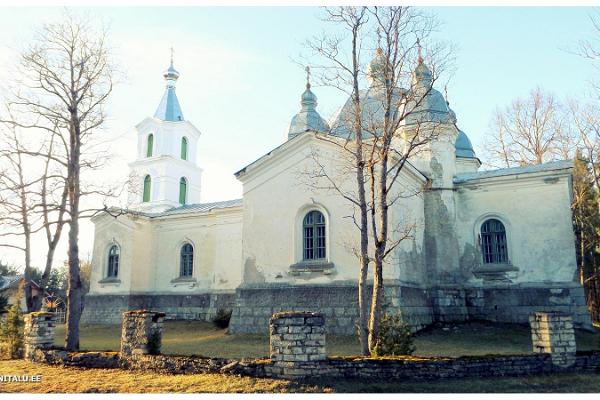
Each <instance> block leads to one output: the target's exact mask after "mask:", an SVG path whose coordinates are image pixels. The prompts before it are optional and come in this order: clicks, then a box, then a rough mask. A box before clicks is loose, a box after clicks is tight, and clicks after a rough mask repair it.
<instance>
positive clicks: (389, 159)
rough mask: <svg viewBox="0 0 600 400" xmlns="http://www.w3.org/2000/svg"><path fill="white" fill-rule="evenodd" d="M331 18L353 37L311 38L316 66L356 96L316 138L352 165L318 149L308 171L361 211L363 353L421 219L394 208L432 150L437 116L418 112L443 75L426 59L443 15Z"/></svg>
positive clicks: (358, 10)
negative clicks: (424, 50) (415, 166)
mask: <svg viewBox="0 0 600 400" xmlns="http://www.w3.org/2000/svg"><path fill="white" fill-rule="evenodd" d="M325 20H326V21H329V22H332V23H334V24H336V25H338V26H339V27H341V28H342V29H343V31H344V33H345V34H346V35H347V36H346V35H344V34H341V35H339V36H336V35H324V36H322V37H318V38H315V39H313V40H311V41H309V42H308V43H307V45H308V48H309V49H311V50H312V51H313V52H314V53H316V54H317V55H319V56H321V59H322V60H324V61H323V62H322V63H320V64H319V63H318V64H316V65H314V69H316V70H317V71H318V73H319V75H318V76H319V77H320V82H321V83H322V84H323V85H327V86H331V87H335V88H337V89H339V90H342V91H343V92H344V93H346V94H348V95H349V97H350V100H349V102H350V103H349V104H348V107H344V108H343V109H342V113H341V114H340V115H339V116H338V120H339V121H341V125H343V129H341V130H340V129H338V128H339V127H332V132H331V135H318V136H317V137H318V138H320V139H321V140H323V141H327V142H329V143H332V144H334V145H335V146H337V147H338V148H339V149H341V153H342V154H345V155H346V156H347V157H345V159H346V160H347V162H346V166H345V167H342V168H337V169H335V170H333V169H331V168H328V166H327V165H326V163H325V162H321V160H320V159H319V154H318V152H317V153H315V154H313V157H312V158H313V160H314V161H315V165H316V167H317V168H316V170H315V171H313V172H311V173H309V177H310V178H311V179H312V181H311V182H312V183H311V184H312V186H313V187H315V188H318V189H330V190H333V191H334V192H336V193H338V194H340V195H341V196H342V197H343V198H344V199H346V200H347V201H349V202H350V203H351V204H352V206H353V209H354V210H355V212H354V213H353V214H352V215H349V216H348V217H349V218H351V219H352V221H353V222H354V224H355V226H356V227H357V229H358V230H359V232H360V244H359V246H358V249H356V248H355V249H354V250H355V253H356V254H357V255H358V258H359V263H360V275H359V301H358V303H359V309H360V320H359V337H360V340H361V351H362V353H363V354H370V351H371V350H372V349H373V347H374V346H375V344H376V341H377V337H378V330H379V320H380V317H381V312H382V310H381V308H382V302H383V289H384V287H383V285H384V283H383V269H384V265H385V264H386V262H387V261H386V260H387V258H388V256H389V255H390V254H391V253H392V252H394V250H395V249H396V248H397V246H398V245H399V244H400V243H401V242H402V241H403V240H405V239H407V238H410V237H411V236H412V233H413V230H414V224H408V225H407V226H406V225H405V226H399V225H396V224H394V223H392V222H391V221H390V213H389V209H390V207H392V206H394V204H397V203H398V202H399V200H400V199H401V198H403V197H405V196H411V195H415V194H417V193H415V192H414V191H413V192H412V193H406V191H405V190H403V189H404V188H401V187H399V186H400V185H398V182H399V178H400V177H401V176H402V171H403V169H404V167H405V166H406V165H407V161H408V159H409V158H411V157H413V156H415V155H416V154H417V153H419V152H420V151H422V150H425V148H426V147H427V144H428V143H430V142H431V140H432V139H433V138H434V137H435V136H436V135H437V134H438V130H437V129H436V125H437V124H436V123H435V122H434V123H431V122H430V121H427V122H425V121H424V120H423V121H421V120H420V119H419V118H418V116H419V115H421V116H422V113H421V112H420V110H421V108H422V105H423V103H424V101H425V99H426V98H427V96H428V95H429V94H430V91H431V89H432V85H433V83H434V81H435V80H436V79H437V78H438V72H439V70H438V69H435V68H434V69H433V71H432V70H430V69H428V68H427V67H425V66H424V60H423V58H422V55H421V45H420V43H423V42H424V41H425V39H427V38H428V37H429V35H430V33H431V32H432V31H433V29H434V28H435V27H436V22H435V19H434V18H433V17H432V16H431V15H428V14H426V13H425V12H423V11H421V10H419V9H415V8H410V7H372V8H368V7H339V8H328V9H326V18H325ZM369 48H370V50H371V53H370V54H369V55H372V54H373V50H374V49H376V48H377V51H376V58H375V60H374V61H373V62H371V64H370V65H369V67H368V70H367V71H365V67H364V62H363V60H361V55H362V54H363V50H368V49H369ZM443 54H445V53H444V49H443V48H441V47H438V48H435V47H433V46H432V47H431V49H430V52H429V55H430V57H431V59H432V61H433V59H436V58H439V59H441V58H443V57H440V56H442V55H443ZM431 65H436V63H435V62H432V63H431ZM440 65H441V63H440ZM415 67H417V68H420V71H421V72H420V73H421V75H418V76H415V75H414V74H413V70H414V69H415ZM365 75H366V76H367V78H368V79H369V81H370V86H369V88H368V90H370V91H372V92H373V93H375V92H376V93H377V96H376V97H374V98H368V99H367V98H366V97H365V90H363V89H361V88H362V86H363V85H364V83H363V82H364V76H365ZM411 80H412V82H411ZM403 87H410V88H411V89H410V90H406V89H401V88H403ZM422 122H423V123H422ZM407 125H410V126H411V127H410V129H406V126H407ZM425 127H426V129H425ZM421 128H423V129H421ZM407 132H410V133H408V134H407ZM348 176H354V177H355V181H356V186H355V187H353V188H351V189H348V188H345V187H344V185H343V184H342V181H344V180H346V179H347V178H348ZM419 191H420V190H419ZM397 209H398V208H397ZM398 211H400V210H398ZM356 214H358V217H357V216H356ZM371 263H372V264H373V267H374V271H373V292H372V295H371V301H370V305H369V304H368V303H369V302H368V293H367V277H368V270H369V265H370V264H371Z"/></svg>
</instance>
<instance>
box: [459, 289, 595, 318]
mask: <svg viewBox="0 0 600 400" xmlns="http://www.w3.org/2000/svg"><path fill="white" fill-rule="evenodd" d="M466 302H467V309H468V310H469V318H470V319H481V320H488V321H495V322H511V323H521V324H526V323H529V316H530V315H531V314H533V313H536V312H539V311H560V312H562V313H566V314H569V315H571V316H572V318H573V323H574V325H575V326H576V327H577V328H583V329H592V321H591V318H590V314H589V310H588V308H587V304H586V301H585V294H584V291H583V287H582V286H581V285H579V284H576V283H574V282H573V283H565V284H563V285H560V286H559V285H546V286H542V285H524V284H520V285H511V286H508V285H497V286H489V287H483V288H470V289H466Z"/></svg>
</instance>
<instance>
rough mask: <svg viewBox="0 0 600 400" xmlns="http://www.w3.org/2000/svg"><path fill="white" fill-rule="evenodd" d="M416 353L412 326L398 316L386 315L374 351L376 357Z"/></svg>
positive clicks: (381, 323)
mask: <svg viewBox="0 0 600 400" xmlns="http://www.w3.org/2000/svg"><path fill="white" fill-rule="evenodd" d="M414 351H415V346H414V343H413V335H412V333H411V331H410V326H409V325H408V324H407V323H406V322H404V321H402V319H401V318H400V317H399V316H397V315H388V314H384V315H383V317H382V318H381V321H380V322H379V335H377V341H376V343H375V347H374V348H373V350H372V353H373V355H374V356H400V355H409V354H412V353H413V352H414Z"/></svg>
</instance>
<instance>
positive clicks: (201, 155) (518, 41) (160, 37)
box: [0, 7, 597, 266]
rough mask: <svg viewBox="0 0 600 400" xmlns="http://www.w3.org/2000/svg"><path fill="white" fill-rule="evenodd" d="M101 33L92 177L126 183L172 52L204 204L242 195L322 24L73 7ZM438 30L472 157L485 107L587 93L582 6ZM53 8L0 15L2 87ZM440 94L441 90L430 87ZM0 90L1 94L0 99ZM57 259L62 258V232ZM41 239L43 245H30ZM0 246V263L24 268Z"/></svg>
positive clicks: (496, 13) (525, 10)
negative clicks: (104, 147)
mask: <svg viewBox="0 0 600 400" xmlns="http://www.w3.org/2000/svg"><path fill="white" fill-rule="evenodd" d="M73 10H74V11H76V12H79V13H84V14H87V15H88V16H90V17H91V18H92V19H94V20H98V21H103V22H104V23H107V24H108V25H109V27H110V30H109V34H110V41H111V44H112V48H113V54H114V57H115V60H116V62H117V64H118V65H119V66H120V68H121V70H122V71H123V72H124V74H123V76H124V79H123V82H122V83H121V84H120V85H118V86H117V87H116V88H115V90H114V92H113V94H112V97H111V98H110V101H109V104H108V114H109V120H108V121H107V125H106V129H105V131H106V135H107V138H110V152H111V153H112V155H113V157H112V158H111V161H110V163H109V165H108V166H107V167H106V169H105V170H104V171H103V173H102V177H103V179H106V180H107V181H113V182H114V181H119V180H124V179H125V178H126V176H127V163H128V162H131V161H133V160H134V159H135V152H136V141H137V137H136V134H135V131H134V129H133V127H134V126H135V125H136V124H137V123H138V122H140V121H142V120H143V119H144V118H145V117H147V116H152V115H153V114H154V111H155V109H156V107H157V106H158V103H159V101H160V99H161V97H162V94H163V91H164V80H163V78H162V71H164V70H165V69H166V68H167V67H168V64H169V57H170V48H171V46H172V47H173V48H174V63H175V67H176V68H177V70H178V71H179V72H180V74H181V76H180V78H179V81H178V83H177V95H178V98H179V102H180V104H181V107H182V110H183V114H184V117H185V119H187V120H189V121H191V122H192V123H193V124H194V125H195V126H196V127H197V128H198V129H199V130H200V131H201V133H202V136H201V137H200V140H199V148H198V160H197V162H198V163H199V165H200V166H201V168H203V170H204V173H203V183H202V185H203V188H202V201H203V202H209V201H217V200H226V199H232V198H239V197H241V192H242V188H241V184H240V183H239V182H238V181H237V180H236V179H235V177H234V176H233V173H234V172H235V171H237V170H239V169H240V168H242V167H244V166H245V165H246V164H248V163H250V162H252V161H254V160H255V159H257V158H258V157H260V156H261V155H263V154H265V153H267V152H268V151H270V150H271V149H272V148H274V147H276V146H277V145H279V144H281V143H282V142H283V141H285V139H286V137H287V129H288V126H289V122H290V119H291V118H292V116H293V115H294V114H295V113H296V112H298V110H299V107H300V105H299V100H300V94H301V93H302V91H303V90H304V83H305V73H304V71H303V67H302V66H300V65H298V63H297V62H296V61H297V60H298V59H299V58H300V56H301V55H302V54H306V53H307V52H306V48H305V47H304V42H305V41H306V40H307V39H310V38H311V37H312V36H313V35H316V34H319V33H321V32H323V31H324V30H327V29H330V27H329V26H328V25H327V23H325V22H323V21H322V20H320V16H322V15H323V11H322V10H321V9H319V8H317V7H133V8H132V7H120V8H119V7H100V8H75V9H73ZM428 10H429V11H431V12H433V13H434V14H435V15H436V16H437V17H438V19H439V20H440V22H441V23H442V24H441V26H440V28H439V32H437V34H436V35H437V36H438V38H439V39H442V40H444V41H446V42H449V43H451V44H453V45H454V46H455V47H456V52H455V54H454V56H455V62H454V68H453V73H452V74H451V75H449V76H447V77H445V79H447V80H448V84H447V91H448V100H449V102H450V106H451V107H452V109H453V110H454V111H455V112H456V115H457V118H458V126H459V127H460V128H461V129H462V130H463V131H464V132H466V133H467V134H468V136H469V137H470V139H471V141H472V142H473V144H474V146H475V151H476V152H479V153H481V144H482V138H483V136H484V135H485V134H486V131H487V128H488V124H489V121H490V119H491V117H492V113H493V111H494V110H495V109H496V108H497V107H503V106H505V105H507V104H509V103H510V102H511V101H512V100H514V99H516V98H517V97H522V96H525V95H527V93H528V92H529V91H530V90H531V89H533V88H534V87H536V86H539V87H542V88H543V89H545V90H547V91H549V92H552V93H554V94H555V95H556V96H558V97H559V98H568V97H575V98H577V97H583V96H586V95H587V88H588V87H589V81H590V80H591V79H593V78H594V73H595V72H596V73H597V71H595V70H594V69H593V67H592V65H591V64H590V63H589V62H587V61H585V60H583V59H582V58H580V57H578V56H576V55H574V54H572V52H571V51H569V50H572V49H573V48H574V47H576V45H577V42H578V41H579V40H582V39H585V38H589V37H591V35H592V32H593V27H592V24H591V22H590V20H589V15H590V14H591V13H593V12H594V10H593V9H591V8H587V7H430V8H428ZM62 12H63V9H62V8H58V7H55V8H39V7H38V8H2V9H0V81H2V80H10V79H11V73H12V72H11V71H14V64H15V62H16V54H17V52H18V51H20V50H21V49H22V48H23V46H24V44H26V43H28V42H29V41H30V40H31V37H32V34H33V30H34V29H35V28H36V27H39V26H40V25H41V24H43V23H45V22H52V21H54V20H57V19H58V18H60V16H61V14H62ZM438 89H439V90H441V91H443V88H438ZM313 91H314V93H315V94H316V95H317V96H318V99H319V106H318V110H319V112H320V113H321V115H322V116H323V117H324V118H326V119H329V118H330V117H331V116H332V115H333V114H334V113H335V111H336V110H337V109H338V108H339V107H340V106H341V105H342V104H343V102H344V101H345V96H344V95H343V94H342V93H340V92H338V91H336V90H335V89H332V88H326V87H315V86H313ZM0 95H1V94H0ZM63 239H64V240H63V244H62V246H61V249H60V251H59V252H58V256H57V263H62V261H63V260H64V259H65V258H66V250H65V248H66V247H65V242H66V233H65V234H64V235H63ZM40 240H41V242H40ZM92 245H93V224H92V223H91V222H89V221H86V222H84V223H83V224H82V227H81V234H80V247H81V253H82V255H83V256H84V257H85V256H87V255H88V254H89V253H90V252H91V249H92ZM44 253H45V248H44V239H43V238H41V237H40V238H36V240H34V254H33V261H34V265H40V266H41V265H43V260H44ZM21 259H22V257H21V254H19V253H18V252H15V251H8V250H3V249H1V248H0V260H6V261H9V262H11V263H14V264H17V265H18V264H22V261H21Z"/></svg>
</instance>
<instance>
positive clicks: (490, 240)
mask: <svg viewBox="0 0 600 400" xmlns="http://www.w3.org/2000/svg"><path fill="white" fill-rule="evenodd" d="M481 251H482V253H483V262H484V263H485V264H505V263H508V249H507V245H506V229H504V224H503V223H502V222H500V221H499V220H497V219H488V220H487V221H485V222H484V223H483V225H481Z"/></svg>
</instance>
